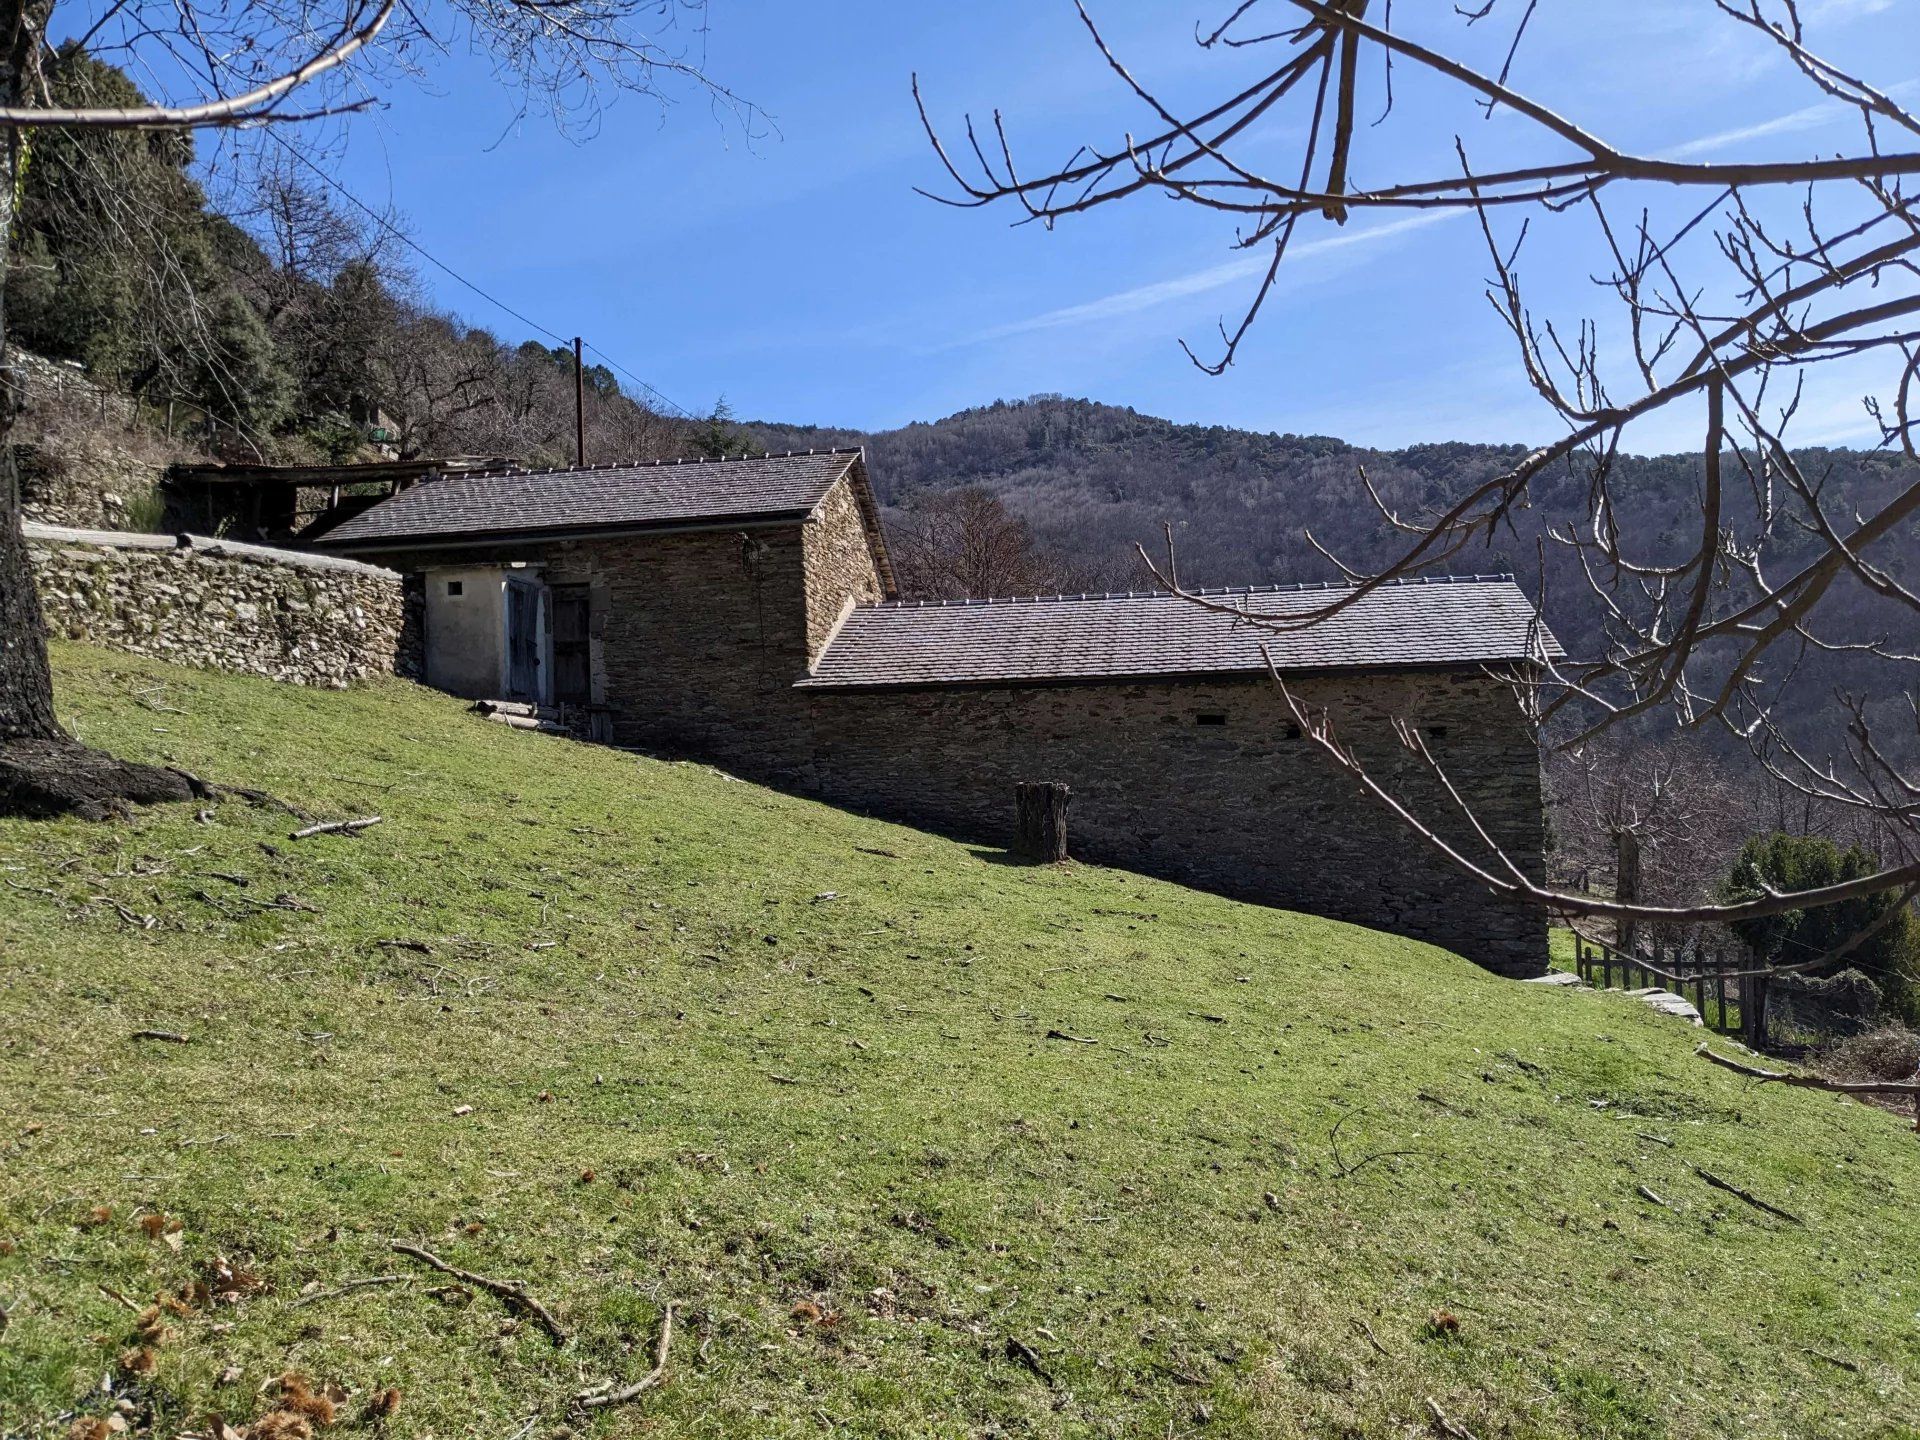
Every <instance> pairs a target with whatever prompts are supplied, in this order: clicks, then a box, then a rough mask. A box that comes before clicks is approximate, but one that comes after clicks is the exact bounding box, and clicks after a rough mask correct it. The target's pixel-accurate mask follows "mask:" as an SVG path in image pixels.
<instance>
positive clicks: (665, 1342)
mask: <svg viewBox="0 0 1920 1440" xmlns="http://www.w3.org/2000/svg"><path fill="white" fill-rule="evenodd" d="M672 1348H673V1305H672V1303H671V1302H669V1303H668V1305H667V1308H666V1312H665V1313H664V1314H662V1315H661V1317H660V1338H659V1339H658V1340H656V1341H655V1342H654V1346H653V1368H652V1369H651V1370H649V1371H648V1372H647V1373H646V1374H644V1375H642V1376H641V1377H640V1378H639V1379H638V1380H636V1381H634V1382H633V1383H632V1384H631V1385H625V1386H622V1387H621V1388H620V1389H618V1390H609V1389H606V1388H604V1387H600V1386H596V1387H595V1388H594V1389H591V1390H582V1391H581V1392H580V1393H579V1394H578V1395H576V1396H574V1397H573V1403H574V1405H575V1406H576V1407H577V1408H579V1409H581V1410H604V1409H606V1408H607V1407H608V1406H611V1405H625V1404H627V1403H628V1402H629V1401H631V1400H637V1399H639V1398H640V1396H642V1395H644V1394H646V1393H647V1391H649V1390H651V1389H653V1388H654V1387H655V1386H656V1385H658V1384H660V1383H661V1382H662V1381H663V1380H665V1379H666V1378H667V1352H668V1351H670V1350H671V1349H672ZM606 1383H607V1384H608V1385H611V1384H612V1383H613V1382H612V1381H608V1382H606Z"/></svg>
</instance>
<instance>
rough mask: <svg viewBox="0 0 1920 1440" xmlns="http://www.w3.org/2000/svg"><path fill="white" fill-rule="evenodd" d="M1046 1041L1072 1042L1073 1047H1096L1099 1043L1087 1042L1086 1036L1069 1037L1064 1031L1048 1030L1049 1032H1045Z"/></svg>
mask: <svg viewBox="0 0 1920 1440" xmlns="http://www.w3.org/2000/svg"><path fill="white" fill-rule="evenodd" d="M1047 1039H1049V1040H1067V1041H1071V1042H1072V1043H1073V1044H1075V1045H1098V1044H1099V1043H1100V1042H1099V1041H1098V1040H1089V1039H1088V1038H1087V1037H1086V1036H1084V1035H1069V1034H1068V1033H1067V1032H1066V1031H1064V1030H1049V1031H1047Z"/></svg>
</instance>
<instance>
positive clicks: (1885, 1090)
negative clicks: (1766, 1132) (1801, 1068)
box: [1693, 1041, 1920, 1096]
mask: <svg viewBox="0 0 1920 1440" xmlns="http://www.w3.org/2000/svg"><path fill="white" fill-rule="evenodd" d="M1693 1053H1694V1054H1696V1055H1698V1056H1699V1057H1700V1058H1701V1059H1702V1060H1711V1061H1712V1062H1713V1063H1714V1064H1715V1065H1718V1066H1720V1067H1721V1068H1722V1069H1725V1070H1731V1071H1733V1073H1734V1074H1736V1075H1745V1076H1746V1077H1747V1078H1748V1079H1749V1080H1770V1081H1772V1082H1773V1083H1774V1084H1776V1085H1793V1086H1797V1087H1798V1088H1800V1089H1802V1090H1830V1091H1833V1092H1834V1093H1835V1094H1838V1095H1913V1096H1920V1080H1828V1079H1826V1078H1825V1077H1824V1076H1820V1075H1793V1074H1789V1073H1788V1072H1787V1071H1785V1070H1762V1069H1761V1068H1760V1067H1759V1066H1758V1065H1747V1064H1743V1063H1742V1062H1740V1061H1738V1060H1735V1059H1733V1058H1731V1057H1730V1056H1726V1055H1716V1054H1715V1053H1714V1052H1713V1051H1712V1050H1710V1049H1708V1048H1707V1045H1706V1043H1705V1042H1704V1041H1702V1042H1701V1043H1700V1044H1699V1045H1697V1046H1695V1047H1694V1051H1693Z"/></svg>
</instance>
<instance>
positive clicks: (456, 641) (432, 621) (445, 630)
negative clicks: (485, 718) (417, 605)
mask: <svg viewBox="0 0 1920 1440" xmlns="http://www.w3.org/2000/svg"><path fill="white" fill-rule="evenodd" d="M449 584H457V585H459V587H460V591H461V593H460V594H458V595H452V594H449V593H448V590H447V587H448V585H449ZM426 587H427V684H429V685H431V686H433V688H434V689H436V690H445V691H446V692H448V693H449V694H451V695H464V696H466V697H467V698H468V699H470V700H494V699H498V698H499V697H500V696H502V695H504V694H505V693H506V664H507V618H506V591H507V579H506V572H505V571H504V570H503V569H502V568H501V567H500V566H498V565H472V566H462V567H452V566H449V567H439V566H436V567H434V568H432V569H430V570H428V571H427V572H426Z"/></svg>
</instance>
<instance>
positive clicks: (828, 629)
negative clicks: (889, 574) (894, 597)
mask: <svg viewBox="0 0 1920 1440" xmlns="http://www.w3.org/2000/svg"><path fill="white" fill-rule="evenodd" d="M814 517H815V518H814V519H813V520H812V521H811V522H810V523H809V524H808V525H807V526H806V527H805V529H804V530H803V532H802V536H801V540H802V545H803V547H804V549H805V563H806V576H805V585H806V597H807V663H808V664H812V663H813V661H814V660H816V659H817V658H819V655H820V652H821V650H822V649H824V648H825V647H826V643H827V641H828V640H829V639H830V638H832V635H833V632H834V631H835V630H836V629H837V628H838V627H839V625H840V622H841V620H842V619H844V618H845V616H846V613H847V611H848V610H850V609H851V608H852V607H853V606H855V605H862V604H867V603H869V602H871V601H874V600H879V599H882V598H883V596H884V593H885V592H884V590H883V587H882V585H881V582H880V569H879V567H878V566H877V565H875V564H874V561H873V547H872V546H871V545H869V544H868V543H867V530H866V525H865V523H864V522H863V521H862V519H861V516H860V503H859V501H858V500H856V499H855V498H854V494H853V482H852V481H851V480H841V481H840V482H839V483H837V484H836V485H835V486H834V487H833V488H832V489H831V490H829V491H828V492H827V494H826V497H825V498H824V499H823V500H822V501H821V502H820V505H819V508H818V509H817V510H816V511H815V512H814Z"/></svg>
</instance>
